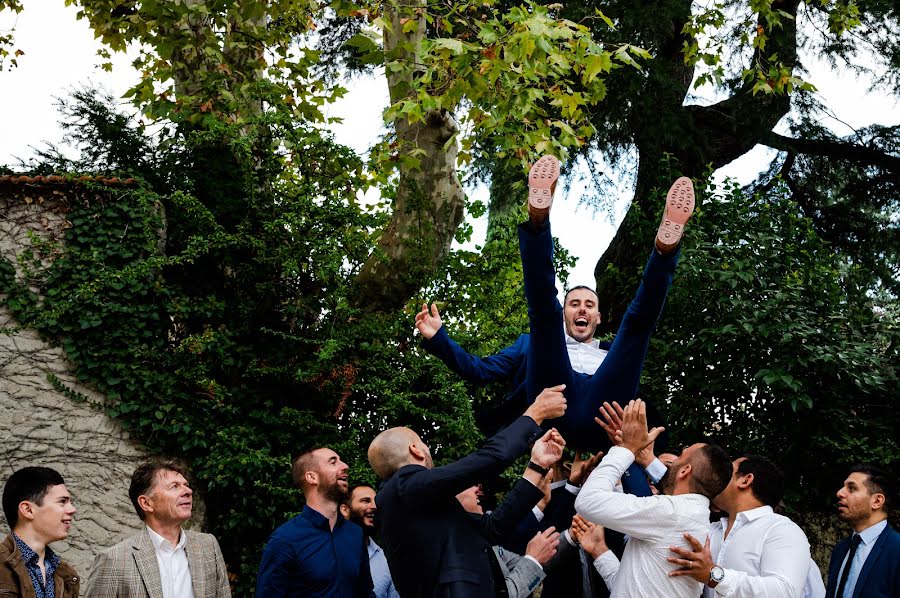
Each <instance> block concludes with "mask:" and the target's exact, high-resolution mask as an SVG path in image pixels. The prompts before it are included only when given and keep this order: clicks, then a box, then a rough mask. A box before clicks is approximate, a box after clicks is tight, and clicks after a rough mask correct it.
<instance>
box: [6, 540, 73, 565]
mask: <svg viewBox="0 0 900 598" xmlns="http://www.w3.org/2000/svg"><path fill="white" fill-rule="evenodd" d="M12 537H13V539H14V540H15V541H16V546H17V547H18V548H19V552H21V553H22V562H24V563H25V565H26V566H31V567H36V566H37V562H38V553H36V552H35V551H34V550H32V548H31V546H29V545H28V544H26V543H25V541H24V540H22V538H20V537H19V536H17V535H16V534H13V535H12ZM61 560H62V559H60V557H59V555H58V554H56V553H55V552H53V549H52V548H50V547H49V546H47V547H46V548H45V549H44V562H45V563H49V564H50V565H52V567H53V568H56V567H58V566H59V563H60V561H61Z"/></svg>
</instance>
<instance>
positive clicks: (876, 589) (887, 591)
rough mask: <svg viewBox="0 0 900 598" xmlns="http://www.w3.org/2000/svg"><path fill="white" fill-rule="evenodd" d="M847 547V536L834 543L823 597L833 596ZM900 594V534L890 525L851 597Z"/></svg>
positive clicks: (888, 597)
mask: <svg viewBox="0 0 900 598" xmlns="http://www.w3.org/2000/svg"><path fill="white" fill-rule="evenodd" d="M849 550H850V538H846V539H844V540H841V541H840V542H838V543H837V545H836V546H835V547H834V550H833V551H832V552H831V562H830V563H829V564H828V589H827V590H826V592H825V598H834V593H835V592H836V591H837V584H838V581H839V580H838V574H839V573H840V571H841V564H842V563H843V562H844V557H846V556H847V551H849ZM897 596H900V533H897V530H895V529H894V528H892V527H891V526H890V524H888V526H887V527H885V528H884V531H883V532H881V535H879V536H878V539H877V540H875V545H874V546H873V547H872V551H871V552H869V556H868V557H866V562H865V563H864V564H863V567H862V570H861V571H860V572H859V579H857V581H856V589H854V590H853V597H852V598H896V597H897Z"/></svg>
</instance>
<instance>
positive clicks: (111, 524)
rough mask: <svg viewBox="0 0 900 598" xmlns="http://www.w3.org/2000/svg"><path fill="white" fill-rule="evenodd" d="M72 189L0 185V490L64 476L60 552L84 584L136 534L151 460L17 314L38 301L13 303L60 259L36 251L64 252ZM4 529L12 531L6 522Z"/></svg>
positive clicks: (62, 185)
mask: <svg viewBox="0 0 900 598" xmlns="http://www.w3.org/2000/svg"><path fill="white" fill-rule="evenodd" d="M71 188H72V187H71V185H70V184H69V183H68V182H65V183H64V182H61V181H59V182H55V183H52V184H44V183H35V182H34V180H33V179H30V178H28V179H23V180H22V181H21V182H20V181H16V182H11V181H9V180H6V181H0V273H2V279H3V285H4V288H3V290H2V291H0V455H3V459H2V461H0V483H3V482H5V480H6V478H7V476H8V475H9V474H10V473H12V472H13V471H14V470H16V469H19V468H21V467H25V466H27V465H44V466H48V467H53V468H54V469H56V470H58V471H59V472H60V473H61V474H62V475H63V477H64V478H65V480H66V484H67V486H68V488H69V490H70V491H71V492H72V496H73V500H74V502H75V506H76V507H77V508H78V513H77V514H76V519H75V525H74V526H73V529H72V532H71V533H70V534H69V538H68V539H67V540H66V541H65V542H60V543H58V545H54V548H56V549H57V550H58V551H59V552H60V553H61V554H63V556H64V558H65V559H66V560H68V561H70V562H71V563H72V564H73V565H74V566H75V568H76V570H77V571H78V572H79V573H80V574H81V575H82V576H85V575H87V573H88V572H89V569H90V565H91V564H92V562H93V559H94V556H95V555H96V553H97V551H98V549H99V548H103V547H106V546H111V545H112V544H115V543H116V542H118V541H119V540H121V539H123V538H124V537H126V536H128V535H131V534H133V533H134V531H135V530H137V529H139V527H140V522H139V520H138V518H137V516H136V515H135V514H134V511H133V510H132V507H131V503H130V502H129V500H128V482H129V480H130V477H131V472H132V471H133V470H134V466H135V464H136V462H137V461H139V460H140V459H141V458H142V457H143V456H144V455H145V454H146V452H145V451H144V449H142V448H141V447H140V446H139V445H138V443H136V442H134V441H133V440H132V439H131V438H130V437H129V434H128V433H127V432H126V431H125V430H124V428H123V427H122V425H121V424H120V423H118V422H116V421H115V420H114V419H113V418H111V417H109V416H108V415H107V414H106V413H105V412H104V411H103V410H102V409H98V408H97V406H100V405H103V404H104V402H105V400H106V399H105V397H104V396H103V395H101V394H99V393H97V392H96V391H95V390H93V389H91V388H89V387H87V386H85V385H83V384H81V383H79V382H78V380H77V379H76V377H75V375H74V368H73V366H72V363H71V362H70V361H69V359H68V358H67V357H66V355H65V353H64V351H63V350H62V349H61V348H60V347H58V346H53V345H52V344H51V343H50V342H48V341H47V340H45V339H43V338H42V337H41V336H40V334H38V332H37V331H35V330H34V329H32V328H26V327H23V326H22V325H21V322H20V321H18V320H17V319H16V318H15V317H14V315H13V313H12V312H13V311H16V312H19V311H20V310H21V309H22V308H25V307H27V301H25V300H24V297H32V296H31V295H29V294H28V293H24V292H23V293H16V292H13V293H12V294H10V290H11V283H13V282H15V283H17V284H18V285H21V288H22V290H23V291H24V290H25V289H27V290H28V291H30V292H32V293H37V292H39V291H40V289H39V288H37V287H35V286H33V285H32V284H31V282H33V269H34V268H35V266H36V263H38V264H40V265H41V266H42V267H49V266H50V264H51V262H52V260H53V259H54V257H55V256H57V255H59V254H58V252H54V251H53V250H50V251H49V252H48V253H47V254H45V255H43V256H42V258H41V259H38V260H37V262H35V260H34V259H32V258H34V257H35V253H34V252H33V248H34V247H35V245H37V246H41V245H44V246H46V247H48V248H49V247H57V248H58V247H60V246H59V245H58V243H60V242H61V241H62V238H63V236H64V232H65V230H66V229H67V228H68V227H69V226H70V224H69V223H68V221H67V214H68V212H69V209H70V205H69V204H70V202H69V196H68V192H69V191H70V190H71ZM101 193H102V192H101ZM33 297H34V298H35V299H38V296H37V295H34V296H33ZM0 528H2V529H3V531H4V532H5V531H6V525H5V521H4V522H3V525H0Z"/></svg>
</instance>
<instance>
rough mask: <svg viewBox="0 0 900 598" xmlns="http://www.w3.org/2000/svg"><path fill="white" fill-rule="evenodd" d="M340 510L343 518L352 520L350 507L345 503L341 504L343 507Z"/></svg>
mask: <svg viewBox="0 0 900 598" xmlns="http://www.w3.org/2000/svg"><path fill="white" fill-rule="evenodd" d="M338 508H339V509H340V511H341V516H343V518H344V519H350V507H348V506H347V505H345V504H344V503H341V506H340V507H338Z"/></svg>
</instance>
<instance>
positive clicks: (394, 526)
mask: <svg viewBox="0 0 900 598" xmlns="http://www.w3.org/2000/svg"><path fill="white" fill-rule="evenodd" d="M561 390H562V388H560V387H557V388H553V389H547V390H545V391H544V392H543V393H541V395H540V396H539V397H538V399H537V400H536V401H535V402H534V403H533V404H532V405H531V406H530V407H529V408H528V409H527V410H526V411H525V414H524V415H523V416H522V417H520V418H518V419H517V420H516V421H514V422H513V423H512V424H511V425H510V426H509V427H507V428H506V429H504V430H502V431H501V432H499V433H498V434H497V435H495V436H494V437H493V438H491V439H490V440H489V441H488V442H487V444H485V445H484V446H483V447H482V448H481V449H480V450H478V451H476V452H475V453H472V454H471V455H469V456H467V457H464V458H462V459H460V460H459V461H456V462H454V463H450V464H449V465H444V466H442V467H434V463H433V462H432V458H431V451H430V449H429V448H428V447H427V446H426V445H425V444H424V443H423V442H422V440H421V438H419V436H418V435H417V434H416V433H415V432H413V431H412V430H410V429H408V428H391V429H390V430H386V431H384V432H382V433H381V434H379V435H378V436H377V437H376V438H375V440H373V441H372V444H370V445H369V451H368V457H369V464H370V465H371V466H372V469H373V470H374V471H375V473H376V474H377V475H378V477H380V478H381V479H383V480H385V481H384V483H383V485H382V487H381V488H380V490H379V492H378V495H377V499H376V500H377V503H378V515H379V520H380V522H381V539H382V548H383V549H384V553H385V556H386V557H387V561H388V566H389V567H390V570H391V577H392V578H393V580H394V585H395V586H396V588H397V591H398V592H399V593H400V595H401V596H403V598H418V597H432V596H434V597H440V598H467V597H471V598H480V597H483V596H493V595H494V594H495V590H496V589H497V588H498V587H499V586H498V585H495V584H502V583H503V580H502V578H501V579H496V577H497V575H496V574H495V572H496V571H497V570H498V566H497V564H496V562H495V561H493V560H492V559H493V549H492V546H493V545H494V544H498V543H499V540H500V538H501V537H503V536H504V535H506V534H508V533H511V532H512V530H513V529H514V528H515V526H516V524H517V523H518V522H519V521H520V520H521V519H522V517H524V516H525V514H526V513H527V512H528V511H529V510H530V509H531V508H532V507H533V506H534V505H535V504H536V503H537V502H538V501H539V500H540V499H541V497H542V496H543V492H542V491H541V490H539V489H538V487H537V485H538V483H539V482H540V479H541V477H542V475H543V474H541V473H540V470H545V469H546V468H548V467H550V466H551V465H552V464H553V463H555V462H556V461H557V460H558V459H559V458H560V457H561V456H562V445H563V444H564V443H565V441H563V440H562V437H561V436H559V433H558V432H557V431H556V430H555V429H553V430H550V431H548V432H546V433H544V432H543V431H542V430H541V428H540V424H541V423H543V421H544V420H545V419H550V418H554V417H559V416H560V415H562V414H563V413H564V412H565V405H566V400H565V398H564V397H563V395H562V392H561ZM538 438H539V440H537V442H536V443H535V444H534V448H532V451H531V461H532V463H529V469H527V470H526V473H525V475H524V476H523V478H524V479H520V480H519V482H518V483H517V484H516V485H515V486H514V487H513V489H512V490H510V492H509V494H508V495H507V497H506V500H505V501H504V502H503V504H501V505H500V506H499V507H498V508H497V509H496V510H495V511H493V513H491V515H490V516H484V517H482V518H480V519H477V520H476V519H473V518H472V517H471V516H470V515H469V514H468V513H467V512H466V511H465V510H464V509H463V507H462V505H461V504H460V503H459V501H458V500H456V495H457V494H459V493H460V492H462V491H463V490H465V489H466V488H469V487H471V486H473V485H475V484H477V483H478V482H480V481H481V480H483V479H486V478H489V477H492V476H496V475H499V474H500V473H501V472H502V471H503V470H504V469H506V468H507V467H508V466H509V465H510V464H512V462H513V461H514V460H515V459H516V458H517V457H519V456H520V455H522V454H523V453H525V452H526V450H527V449H528V445H529V444H531V443H532V442H534V441H535V440H536V439H538ZM544 473H546V471H545V472H544Z"/></svg>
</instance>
